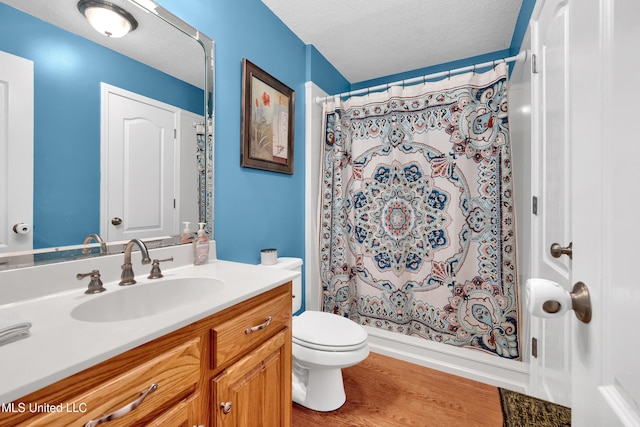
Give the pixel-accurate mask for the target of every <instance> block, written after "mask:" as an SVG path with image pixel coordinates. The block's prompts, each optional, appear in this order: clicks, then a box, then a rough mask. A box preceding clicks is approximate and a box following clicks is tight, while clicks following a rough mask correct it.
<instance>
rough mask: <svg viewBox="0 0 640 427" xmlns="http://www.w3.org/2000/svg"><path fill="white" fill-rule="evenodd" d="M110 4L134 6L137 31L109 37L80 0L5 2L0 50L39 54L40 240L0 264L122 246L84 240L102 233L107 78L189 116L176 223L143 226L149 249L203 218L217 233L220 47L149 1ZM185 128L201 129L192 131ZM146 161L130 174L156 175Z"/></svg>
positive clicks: (36, 160)
mask: <svg viewBox="0 0 640 427" xmlns="http://www.w3.org/2000/svg"><path fill="white" fill-rule="evenodd" d="M110 3H112V4H115V5H116V6H119V7H121V8H122V9H124V10H126V11H127V12H129V13H130V14H131V15H132V16H133V17H134V18H135V20H136V21H137V28H135V30H133V31H132V32H130V33H129V34H127V35H126V36H124V37H121V38H112V37H106V36H105V35H103V34H100V33H98V32H97V31H95V30H94V29H93V28H92V27H91V26H90V25H89V23H88V21H87V19H86V18H85V17H84V15H83V14H82V13H81V12H80V11H79V8H78V0H47V1H45V2H43V1H39V0H0V51H1V52H6V53H9V54H11V55H15V56H18V57H22V58H26V59H29V60H31V61H33V75H34V77H33V82H34V83H33V86H34V96H33V99H34V107H33V108H34V114H33V134H34V137H33V159H32V160H33V171H34V172H33V211H32V213H33V217H32V219H31V221H32V231H31V232H32V233H33V235H32V239H33V244H32V247H31V248H30V249H29V250H28V251H26V252H23V251H20V252H19V253H17V252H15V251H11V250H9V249H7V250H5V251H4V252H3V251H0V268H14V267H20V266H23V265H33V264H34V263H35V264H38V263H42V262H56V261H62V260H68V259H74V258H77V257H78V256H97V255H100V254H103V253H105V252H120V251H121V247H118V244H112V243H113V240H109V239H104V240H105V241H106V245H100V244H98V243H96V242H95V241H94V240H92V241H91V243H90V244H88V245H85V244H83V242H84V241H85V240H86V238H87V236H90V235H92V234H95V235H101V232H102V233H104V230H105V217H106V214H105V213H104V212H102V211H104V204H105V201H104V199H105V195H104V193H105V191H107V190H105V183H104V175H105V172H104V171H103V170H102V169H103V168H104V167H105V164H108V162H107V161H106V160H105V158H106V156H105V155H104V148H103V147H101V144H103V142H102V141H101V138H104V130H101V127H104V126H103V123H104V117H103V111H102V110H101V106H102V105H103V99H104V93H103V90H104V89H102V87H103V86H104V85H105V84H106V85H108V87H117V88H119V89H123V90H125V91H130V92H131V93H134V94H136V95H140V96H142V97H147V98H149V99H153V100H156V101H159V102H160V103H165V104H167V105H171V106H173V107H176V108H177V109H179V111H180V112H182V113H184V114H183V115H182V116H180V117H183V119H178V121H179V122H180V123H179V124H177V126H182V128H180V129H182V130H183V131H178V133H180V134H182V138H181V137H180V136H176V138H177V139H178V140H180V144H181V148H179V149H178V148H176V149H175V150H176V152H177V153H181V154H177V160H175V164H176V171H177V172H176V178H175V182H176V183H175V185H174V190H175V193H174V197H173V198H174V206H175V208H176V209H177V211H176V213H174V217H173V218H172V220H171V222H172V224H175V225H174V226H173V228H172V229H171V231H172V232H171V233H167V232H166V229H164V230H163V231H162V232H158V235H157V236H154V235H153V230H151V231H149V230H146V231H145V233H146V234H145V236H146V237H147V239H148V241H149V242H150V246H149V247H150V248H151V247H156V245H157V246H164V245H172V244H177V243H179V239H177V238H176V237H175V235H177V234H179V233H180V231H181V225H180V224H181V223H182V222H183V221H189V222H191V223H192V224H191V227H192V230H193V231H195V230H196V229H197V224H195V223H197V222H206V223H207V227H206V229H207V232H208V234H209V236H210V237H211V238H213V235H212V230H213V109H214V108H213V89H214V88H213V86H214V61H213V58H214V43H213V41H212V40H211V39H210V38H208V37H207V36H205V35H203V34H202V33H201V32H200V31H198V30H197V29H195V28H193V27H191V26H189V25H188V24H186V23H185V22H183V21H182V20H180V19H179V18H177V17H175V16H174V15H172V14H171V13H169V12H168V11H167V10H165V9H163V8H162V7H160V6H158V5H157V4H155V3H154V2H152V1H149V0H110ZM1 52H0V53H1ZM0 80H1V79H0ZM194 115H195V117H196V118H198V117H200V120H196V119H193V118H192V117H193V116H194ZM188 127H190V128H191V129H190V130H189V132H187V130H188V129H187V128H188ZM175 132H176V131H175V130H174V133H175ZM187 133H192V134H193V137H191V138H187V139H185V137H184V135H186V134H187ZM8 153H13V152H12V151H11V150H9V151H8ZM180 156H182V158H180ZM7 157H10V156H9V155H7ZM8 161H9V162H14V161H17V159H14V158H9V159H8ZM148 161H149V163H148V166H149V167H145V165H143V167H141V168H138V169H139V175H137V177H134V178H133V179H136V180H138V181H147V182H151V183H153V182H154V181H153V180H154V179H157V176H155V175H154V174H153V173H148V171H149V170H153V169H154V168H153V167H152V166H154V165H155V162H156V159H155V158H152V157H151V158H149V159H148ZM111 163H117V162H111ZM187 165H189V166H188V167H187ZM125 175H126V174H125ZM1 184H2V183H1V182H0V186H1ZM108 192H109V194H118V193H123V192H126V191H120V189H114V188H108ZM2 204H5V206H2ZM7 204H8V203H7V202H6V201H3V200H2V199H0V212H7V211H9V212H10V211H11V206H7ZM101 210H102V211H101ZM180 212H182V214H181V213H180ZM187 212H190V213H189V214H187ZM5 216H7V215H5ZM114 217H115V215H114ZM0 219H2V216H1V215H0ZM13 221H15V222H16V223H18V222H19V221H16V220H15V219H13V220H10V222H9V223H8V224H2V227H6V228H11V224H12V223H13ZM110 222H111V221H110ZM9 232H10V233H15V231H14V230H10V231H9ZM16 234H18V233H16ZM150 236H151V237H150ZM132 237H137V236H132ZM128 239H129V237H127V240H128ZM0 240H1V239H0ZM116 240H117V239H116ZM105 248H107V249H106V250H105ZM87 252H89V253H87ZM18 256H19V257H23V256H24V257H26V258H19V257H18ZM17 257H18V258H17ZM11 259H14V261H11ZM16 259H17V261H16Z"/></svg>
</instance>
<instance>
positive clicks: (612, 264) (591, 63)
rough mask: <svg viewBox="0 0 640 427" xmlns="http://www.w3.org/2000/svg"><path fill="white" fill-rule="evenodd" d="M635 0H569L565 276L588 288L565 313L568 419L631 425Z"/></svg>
mask: <svg viewBox="0 0 640 427" xmlns="http://www.w3.org/2000/svg"><path fill="white" fill-rule="evenodd" d="M639 20H640V2H638V1H635V0H578V1H574V2H572V3H571V15H570V20H569V23H570V33H569V38H570V67H569V70H570V74H569V81H570V85H571V104H570V106H569V112H570V115H571V138H572V140H573V152H572V158H573V167H572V175H571V177H572V184H573V189H572V192H573V199H572V208H573V215H572V217H573V221H572V222H573V224H572V237H573V246H574V256H573V279H574V280H575V281H578V280H579V281H582V282H584V283H585V284H586V285H587V286H588V287H589V289H590V291H591V302H592V305H593V319H592V320H591V322H590V323H589V324H583V323H581V322H579V321H578V320H577V319H576V318H575V316H573V315H571V318H572V323H573V333H572V338H573V339H572V342H573V344H572V369H573V375H572V376H573V408H572V409H573V412H572V417H573V423H572V424H573V425H575V426H587V427H588V426H598V427H599V426H607V427H611V426H622V425H624V426H639V425H640V409H639V408H640V359H639V357H638V354H639V353H640V344H639V341H638V325H639V323H640V322H638V316H637V313H638V312H639V311H640V283H639V282H640V280H639V279H638V266H639V265H640V261H639V258H640V251H639V250H638V247H639V244H640V228H639V227H638V212H639V208H640V202H639V200H638V194H639V192H640V190H638V186H639V185H640V167H639V165H638V160H639V159H640V138H639V137H638V135H637V133H636V132H635V127H636V125H637V124H638V123H639V122H640V120H639V117H638V108H637V107H636V106H637V102H638V99H640V84H639V83H638V81H637V79H638V75H639V73H640V72H639V70H640V55H638V49H639V43H640V24H639Z"/></svg>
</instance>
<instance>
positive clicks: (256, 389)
mask: <svg viewBox="0 0 640 427" xmlns="http://www.w3.org/2000/svg"><path fill="white" fill-rule="evenodd" d="M287 336H288V335H287V329H285V330H283V331H281V332H279V333H278V334H277V335H275V336H274V337H273V338H271V339H269V340H268V341H266V342H265V343H264V344H262V345H261V346H260V347H258V348H257V349H256V350H255V351H253V352H252V353H250V354H249V355H247V356H245V357H244V358H242V359H240V360H239V361H238V362H237V363H235V364H233V365H231V366H230V367H229V368H228V369H226V370H225V371H224V372H222V374H220V375H219V376H217V377H216V378H214V379H213V393H212V395H213V402H212V407H213V409H215V417H214V418H215V425H216V426H218V427H223V426H224V427H230V426H234V427H235V426H238V427H242V426H245V427H249V426H263V427H277V426H288V425H290V424H291V393H290V389H291V387H290V384H291V351H290V349H291V345H290V343H288V342H287Z"/></svg>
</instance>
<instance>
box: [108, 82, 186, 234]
mask: <svg viewBox="0 0 640 427" xmlns="http://www.w3.org/2000/svg"><path fill="white" fill-rule="evenodd" d="M103 117H104V120H103V132H104V134H103V137H102V138H103V142H102V145H103V148H102V156H101V158H102V165H103V166H102V173H103V175H102V186H103V188H102V194H101V202H102V207H101V219H100V220H101V233H102V234H103V238H106V240H107V241H121V240H129V239H132V238H140V239H143V238H150V237H159V236H170V235H175V234H177V232H178V229H177V222H178V221H177V215H176V188H177V185H178V182H177V176H176V144H175V134H176V126H177V117H178V111H177V108H175V107H172V106H168V105H166V104H163V103H160V102H158V101H155V100H152V99H149V98H145V97H142V96H140V95H137V94H134V93H131V92H127V91H124V90H122V89H118V88H115V87H113V86H109V85H106V84H103Z"/></svg>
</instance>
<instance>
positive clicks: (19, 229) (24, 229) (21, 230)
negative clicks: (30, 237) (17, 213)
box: [13, 222, 31, 234]
mask: <svg viewBox="0 0 640 427" xmlns="http://www.w3.org/2000/svg"><path fill="white" fill-rule="evenodd" d="M13 232H14V233H16V234H29V233H31V225H30V224H25V223H24V222H19V223H18V224H15V225H14V226H13Z"/></svg>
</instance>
